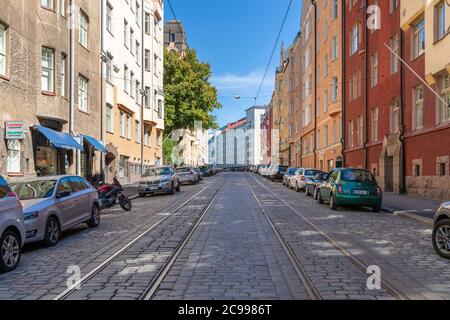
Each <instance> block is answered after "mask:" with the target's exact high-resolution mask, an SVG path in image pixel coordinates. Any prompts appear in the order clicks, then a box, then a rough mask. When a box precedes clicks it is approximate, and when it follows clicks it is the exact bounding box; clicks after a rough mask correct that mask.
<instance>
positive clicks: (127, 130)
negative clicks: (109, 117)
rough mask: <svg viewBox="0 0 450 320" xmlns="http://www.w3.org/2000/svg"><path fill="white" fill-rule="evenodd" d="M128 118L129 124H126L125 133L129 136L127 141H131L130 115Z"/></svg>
mask: <svg viewBox="0 0 450 320" xmlns="http://www.w3.org/2000/svg"><path fill="white" fill-rule="evenodd" d="M126 118H127V122H126V123H125V126H126V128H125V129H126V130H125V131H126V134H127V139H128V140H130V139H131V117H130V115H129V114H127V116H126Z"/></svg>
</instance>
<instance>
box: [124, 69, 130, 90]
mask: <svg viewBox="0 0 450 320" xmlns="http://www.w3.org/2000/svg"><path fill="white" fill-rule="evenodd" d="M128 82H129V80H128V66H126V65H125V66H124V67H123V91H125V92H126V93H128Z"/></svg>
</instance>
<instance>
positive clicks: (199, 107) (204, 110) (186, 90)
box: [164, 49, 221, 133]
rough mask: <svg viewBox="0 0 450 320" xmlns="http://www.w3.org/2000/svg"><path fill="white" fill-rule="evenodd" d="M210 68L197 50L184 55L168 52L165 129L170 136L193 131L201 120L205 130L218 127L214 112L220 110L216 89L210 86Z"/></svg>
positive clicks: (166, 52) (166, 62) (165, 86)
mask: <svg viewBox="0 0 450 320" xmlns="http://www.w3.org/2000/svg"><path fill="white" fill-rule="evenodd" d="M210 77H211V66H210V65H209V64H208V63H204V62H200V61H199V60H198V58H197V54H196V53H195V50H193V49H188V50H187V51H186V53H185V55H183V56H180V54H179V53H178V52H174V51H168V50H165V52H164V93H165V114H166V117H165V126H166V132H167V133H170V132H172V131H173V130H177V129H191V130H193V129H194V123H195V121H201V122H202V126H203V129H205V130H208V129H213V128H217V127H218V126H217V122H216V117H215V116H214V109H219V108H221V105H220V103H219V102H218V100H217V89H216V88H215V87H214V86H213V85H211V83H210V82H209V79H210Z"/></svg>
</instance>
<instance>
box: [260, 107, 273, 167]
mask: <svg viewBox="0 0 450 320" xmlns="http://www.w3.org/2000/svg"><path fill="white" fill-rule="evenodd" d="M272 118H273V116H272V105H270V104H269V106H268V107H267V110H266V112H265V113H264V115H263V116H262V119H261V156H262V161H261V164H269V163H271V162H272V123H273V121H272Z"/></svg>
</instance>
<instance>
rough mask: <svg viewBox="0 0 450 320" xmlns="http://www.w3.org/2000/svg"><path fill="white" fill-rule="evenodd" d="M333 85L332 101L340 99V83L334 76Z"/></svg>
mask: <svg viewBox="0 0 450 320" xmlns="http://www.w3.org/2000/svg"><path fill="white" fill-rule="evenodd" d="M331 86H332V90H333V91H332V92H331V101H332V102H336V101H337V99H338V91H339V84H338V79H337V77H333V79H332V80H331Z"/></svg>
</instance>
